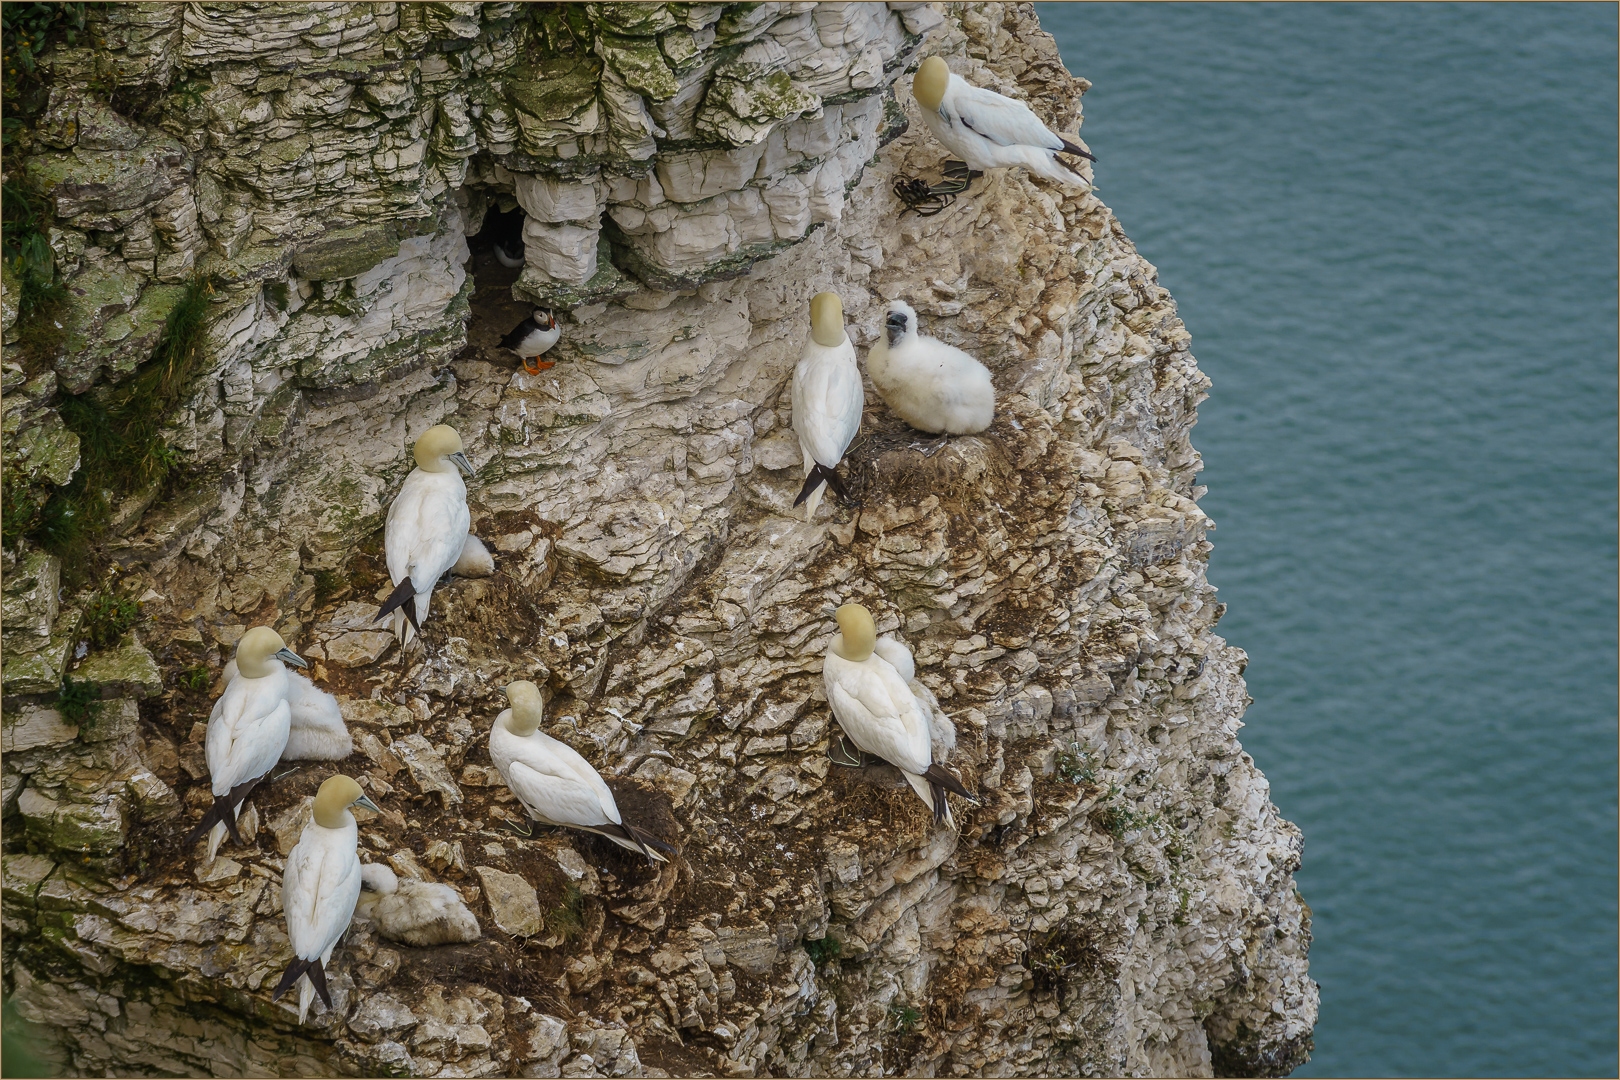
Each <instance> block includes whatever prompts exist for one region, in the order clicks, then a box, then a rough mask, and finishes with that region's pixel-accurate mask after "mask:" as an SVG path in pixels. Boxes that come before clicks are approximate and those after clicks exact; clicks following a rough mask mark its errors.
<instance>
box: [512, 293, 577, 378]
mask: <svg viewBox="0 0 1620 1080" xmlns="http://www.w3.org/2000/svg"><path fill="white" fill-rule="evenodd" d="M560 337H562V327H561V326H558V325H557V317H556V316H555V315H553V314H552V313H551V312H549V311H547V310H546V309H545V308H535V309H534V314H533V315H530V316H529V317H528V318H527V319H524V320H523V321H522V322H520V323H518V324H517V325H516V326H514V327H512V332H511V333H509V334H507V335H506V336H505V337H503V338H501V348H503V349H510V350H512V351H513V352H515V353H517V354H518V356H519V357H521V358H522V359H523V370H524V371H527V372H528V373H529V374H530V375H538V374H540V373H541V372H542V371H544V370H546V369H547V368H549V367H551V366H552V365H554V364H555V363H556V361H555V360H541V359H540V357H541V356H543V355H545V353H546V351H547V350H549V349H550V348H551V347H552V346H553V345H555V344H557V339H558V338H560ZM531 360H533V361H534V363H532V364H531V363H530V362H529V361H531Z"/></svg>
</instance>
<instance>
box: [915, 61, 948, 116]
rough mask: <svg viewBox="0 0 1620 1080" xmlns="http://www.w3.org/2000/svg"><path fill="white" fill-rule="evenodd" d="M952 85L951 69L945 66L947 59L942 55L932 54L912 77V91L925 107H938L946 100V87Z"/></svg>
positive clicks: (919, 102)
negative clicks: (942, 57) (941, 56)
mask: <svg viewBox="0 0 1620 1080" xmlns="http://www.w3.org/2000/svg"><path fill="white" fill-rule="evenodd" d="M950 85H951V69H950V68H948V67H946V66H945V61H944V60H943V59H941V58H940V57H937V56H930V57H929V58H928V59H926V60H924V61H923V62H922V66H921V67H919V68H918V69H917V74H916V75H914V76H913V77H912V79H911V93H912V96H913V97H915V98H916V99H917V104H919V105H921V106H922V107H923V108H925V109H937V108H939V103H940V102H941V101H944V100H945V89H946V87H948V86H950Z"/></svg>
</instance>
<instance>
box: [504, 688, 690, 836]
mask: <svg viewBox="0 0 1620 1080" xmlns="http://www.w3.org/2000/svg"><path fill="white" fill-rule="evenodd" d="M506 697H507V700H509V701H511V703H512V707H511V708H510V709H507V710H505V711H504V712H502V713H501V714H500V715H499V716H497V717H496V718H495V724H494V726H493V727H491V728H490V729H489V757H490V760H491V761H493V762H494V763H495V768H496V769H497V770H499V772H500V774H501V778H502V779H504V780H505V781H506V786H507V787H508V788H510V789H511V790H512V794H514V795H516V796H517V797H518V801H519V802H520V803H522V804H523V809H524V810H526V811H528V814H529V816H530V817H531V818H533V819H534V820H535V821H538V822H541V823H543V824H546V825H566V826H567V827H568V828H571V829H583V830H584V831H586V832H593V833H596V834H597V835H599V836H605V837H607V838H608V839H609V840H612V841H613V842H614V843H615V844H618V845H619V846H620V847H624V848H629V849H630V850H631V851H636V852H640V853H641V854H643V855H645V856H647V858H649V859H652V860H653V861H655V862H667V861H668V860H667V859H665V858H664V856H663V855H662V854H660V853H659V851H658V850H655V849H662V850H663V851H667V852H670V853H672V854H673V853H674V851H675V849H674V848H673V847H671V846H670V845H668V844H666V843H664V842H663V841H662V840H660V839H658V838H657V837H656V836H653V835H652V834H651V833H649V832H647V831H646V830H645V829H641V828H638V827H637V826H635V825H631V824H629V823H627V822H625V821H624V819H623V817H622V816H621V815H620V814H619V807H618V805H617V804H616V803H615V802H614V801H613V792H611V791H609V790H608V786H607V784H606V783H604V782H603V781H602V776H601V774H600V773H598V772H597V771H596V770H595V769H594V768H592V767H591V763H590V762H588V761H586V760H585V759H584V758H583V757H581V756H580V755H579V753H578V752H577V751H575V750H574V748H573V747H571V746H569V745H568V744H567V743H564V742H560V741H558V740H557V739H553V738H552V737H551V736H550V735H547V734H546V733H545V732H543V731H541V730H540V720H541V718H542V716H543V715H544V709H543V706H542V704H541V701H540V688H539V687H537V686H535V685H534V683H532V682H528V681H521V682H515V683H513V684H512V685H510V686H508V687H507V688H506Z"/></svg>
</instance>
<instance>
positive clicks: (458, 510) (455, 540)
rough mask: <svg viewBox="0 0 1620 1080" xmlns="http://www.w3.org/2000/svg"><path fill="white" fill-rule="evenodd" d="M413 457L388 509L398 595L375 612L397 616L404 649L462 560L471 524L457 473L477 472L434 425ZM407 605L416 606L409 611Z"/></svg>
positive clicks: (455, 441) (456, 442)
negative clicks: (435, 592) (441, 585)
mask: <svg viewBox="0 0 1620 1080" xmlns="http://www.w3.org/2000/svg"><path fill="white" fill-rule="evenodd" d="M415 455H416V468H414V469H412V470H411V474H410V475H409V476H407V477H406V478H405V483H404V485H403V486H402V487H401V488H400V489H399V495H397V496H396V497H395V498H394V505H393V506H391V507H389V508H388V526H387V529H386V530H385V532H384V539H383V548H384V551H385V553H386V554H387V557H388V577H389V579H390V580H392V581H393V583H394V592H393V594H392V595H390V596H389V597H388V599H387V600H386V601H385V602H384V603H383V606H382V610H380V611H378V612H377V617H378V618H379V619H380V618H382V617H383V616H384V615H387V614H388V613H389V612H393V614H394V636H395V637H396V638H398V639H399V642H400V644H401V645H404V644H407V643H409V642H410V640H411V638H412V637H413V636H415V631H416V630H418V629H420V628H421V625H422V620H423V619H426V618H427V614H428V605H429V603H431V602H432V600H433V587H434V586H435V585H437V584H438V582H439V578H441V577H443V576H444V573H445V571H447V570H449V569H450V568H451V567H453V566H455V565H456V562H457V561H458V560H459V559H460V558H461V553H462V551H463V550H464V549H465V547H466V544H467V535H468V528H469V527H470V526H471V525H472V514H471V512H470V511H469V510H468V509H467V485H466V484H464V483H462V480H461V475H460V473H459V472H458V471H457V470H458V469H459V470H464V471H465V472H466V473H467V475H468V476H471V475H472V471H473V467H472V464H471V463H470V462H469V461H468V460H467V456H466V455H465V454H463V453H462V451H461V436H460V435H457V434H456V432H455V430H454V429H453V428H450V427H448V426H446V425H444V424H439V425H436V426H434V427H430V428H428V429H427V430H426V431H424V432H423V433H422V437H421V438H419V439H417V440H416V447H415ZM406 604H412V605H413V607H411V608H410V609H409V610H407V608H406V607H405V605H406Z"/></svg>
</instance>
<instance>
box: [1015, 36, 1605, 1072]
mask: <svg viewBox="0 0 1620 1080" xmlns="http://www.w3.org/2000/svg"><path fill="white" fill-rule="evenodd" d="M1041 18H1042V21H1043V23H1044V24H1045V26H1046V27H1047V29H1048V30H1050V31H1051V32H1052V33H1053V34H1054V35H1055V36H1056V37H1057V40H1058V43H1059V45H1060V46H1061V47H1062V50H1063V56H1064V59H1065V61H1066V62H1067V64H1068V66H1069V67H1070V69H1071V70H1073V71H1075V72H1077V73H1079V74H1082V75H1084V76H1086V77H1087V78H1089V79H1090V80H1092V82H1093V83H1094V84H1095V85H1094V88H1093V89H1092V91H1091V92H1090V93H1089V94H1088V95H1087V96H1086V124H1085V127H1084V134H1085V136H1086V138H1087V140H1088V141H1089V142H1090V144H1091V148H1092V149H1093V150H1094V151H1095V152H1096V153H1097V155H1098V157H1099V158H1100V159H1101V163H1100V165H1099V166H1098V168H1097V176H1098V181H1099V184H1100V189H1099V190H1100V194H1101V195H1102V197H1103V198H1104V199H1106V200H1107V202H1108V203H1109V205H1111V206H1112V207H1113V208H1114V209H1115V211H1116V212H1117V213H1118V215H1119V218H1120V221H1121V222H1122V223H1123V224H1124V226H1125V229H1126V231H1127V232H1128V233H1129V234H1130V235H1131V237H1132V238H1133V239H1134V240H1135V241H1136V243H1137V245H1138V247H1139V248H1140V249H1141V251H1142V252H1143V254H1144V255H1146V256H1147V258H1148V259H1149V260H1151V261H1152V262H1153V263H1154V264H1156V265H1157V266H1158V267H1159V269H1160V272H1161V278H1162V281H1163V283H1164V285H1165V286H1166V287H1167V288H1169V289H1170V290H1171V291H1172V292H1173V293H1174V294H1175V296H1176V298H1177V300H1178V301H1179V303H1180V305H1181V313H1182V316H1183V317H1184V318H1185V319H1186V321H1187V325H1188V327H1189V329H1190V330H1191V331H1192V335H1193V348H1194V351H1195V353H1196V354H1197V356H1198V358H1199V360H1200V362H1201V364H1202V365H1203V367H1204V369H1205V370H1206V371H1208V372H1209V374H1210V376H1211V377H1212V378H1213V379H1214V382H1215V386H1214V390H1213V396H1212V397H1211V398H1210V400H1209V401H1208V402H1207V403H1206V404H1205V405H1204V406H1203V408H1202V410H1201V412H1202V420H1201V422H1200V424H1199V426H1198V428H1197V430H1196V432H1195V433H1194V436H1195V441H1196V444H1197V446H1198V447H1199V449H1200V450H1201V451H1202V453H1203V455H1204V459H1205V462H1206V471H1205V474H1204V477H1205V482H1206V483H1208V484H1209V489H1210V490H1209V495H1208V496H1207V497H1206V499H1205V501H1204V503H1203V505H1204V507H1205V509H1206V510H1207V511H1208V512H1209V513H1210V514H1211V515H1213V517H1214V518H1215V519H1216V521H1217V522H1219V524H1220V530H1219V532H1218V533H1217V534H1216V535H1215V537H1213V539H1214V540H1215V545H1216V546H1215V552H1214V555H1213V557H1212V562H1211V571H1210V576H1211V578H1212V579H1213V580H1214V582H1215V584H1216V585H1217V586H1218V587H1219V588H1220V590H1221V596H1222V599H1223V600H1225V601H1227V603H1228V604H1229V605H1230V609H1229V611H1228V614H1227V616H1226V619H1225V620H1224V621H1223V622H1222V624H1221V631H1222V633H1224V634H1225V635H1226V636H1227V637H1228V638H1229V639H1230V640H1231V641H1232V642H1233V643H1234V644H1236V645H1238V646H1240V647H1242V648H1244V649H1246V650H1248V652H1249V655H1250V657H1251V658H1252V660H1251V663H1250V666H1249V669H1248V680H1249V690H1250V692H1251V693H1252V694H1253V695H1254V698H1255V703H1254V705H1253V706H1252V707H1251V708H1250V710H1249V714H1248V718H1247V719H1248V727H1247V729H1246V730H1245V732H1244V736H1243V737H1244V743H1245V746H1246V747H1247V748H1248V749H1249V750H1250V751H1251V752H1252V753H1253V754H1254V757H1255V760H1256V761H1257V762H1258V763H1259V764H1260V767H1261V768H1262V769H1264V770H1265V773H1266V775H1267V776H1268V777H1270V779H1271V782H1272V794H1273V797H1274V799H1275V800H1276V802H1277V804H1278V806H1279V807H1281V809H1282V811H1283V813H1284V814H1285V815H1286V816H1288V817H1289V818H1291V819H1293V820H1294V821H1296V822H1298V823H1299V824H1300V826H1301V827H1302V828H1303V829H1304V831H1305V838H1306V852H1305V866H1304V868H1303V869H1302V870H1301V871H1300V874H1299V884H1300V888H1301V890H1302V891H1303V892H1304V894H1305V897H1306V899H1307V900H1308V901H1309V902H1310V904H1311V905H1312V907H1313V908H1314V909H1315V913H1316V918H1315V933H1316V940H1315V944H1314V946H1313V948H1312V950H1311V969H1312V973H1313V974H1314V976H1315V977H1316V979H1317V980H1318V981H1319V982H1320V983H1321V984H1322V1016H1321V1022H1320V1024H1319V1026H1318V1028H1317V1032H1316V1045H1317V1051H1316V1056H1315V1060H1314V1061H1313V1062H1312V1063H1311V1064H1310V1065H1308V1066H1306V1067H1305V1068H1304V1069H1303V1070H1301V1072H1300V1075H1306V1076H1342V1075H1362V1076H1378V1075H1392V1076H1412V1075H1431V1076H1432V1075H1442V1076H1443V1075H1454V1076H1455V1075H1462V1076H1468V1075H1520V1076H1545V1075H1611V1076H1612V1075H1614V1074H1615V1070H1616V1020H1615V1016H1616V935H1615V927H1616V911H1615V895H1616V884H1617V883H1616V858H1615V852H1616V820H1615V819H1616V813H1615V806H1616V753H1615V746H1616V742H1615V738H1616V732H1615V716H1616V693H1615V684H1616V661H1615V656H1616V635H1615V625H1616V599H1615V598H1616V579H1615V566H1616V536H1615V519H1616V505H1615V489H1616V475H1615V472H1616V470H1615V461H1616V445H1615V438H1616V410H1615V400H1616V333H1615V326H1616V288H1617V282H1616V243H1615V235H1616V215H1615V207H1616V177H1615V158H1616V145H1615V144H1616V138H1615V132H1616V104H1615V103H1616V75H1615V73H1616V45H1615V42H1616V30H1617V28H1616V8H1615V6H1614V5H1608V4H1605V5H1596V4H1594V5H1554V4H1534V5H1481V6H1472V5H1468V6H1430V5H1422V6H1419V5H1399V4H1396V5H1377V6H1361V5H1301V6H1291V5H1276V6H1260V5H1256V6H1249V5H1241V6H1235V5H1225V4H1211V5H1180V4H1176V5H1156V4H1155V5H1142V6H1134V5H1115V4H1098V5H1091V4H1085V5H1042V8H1041Z"/></svg>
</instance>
